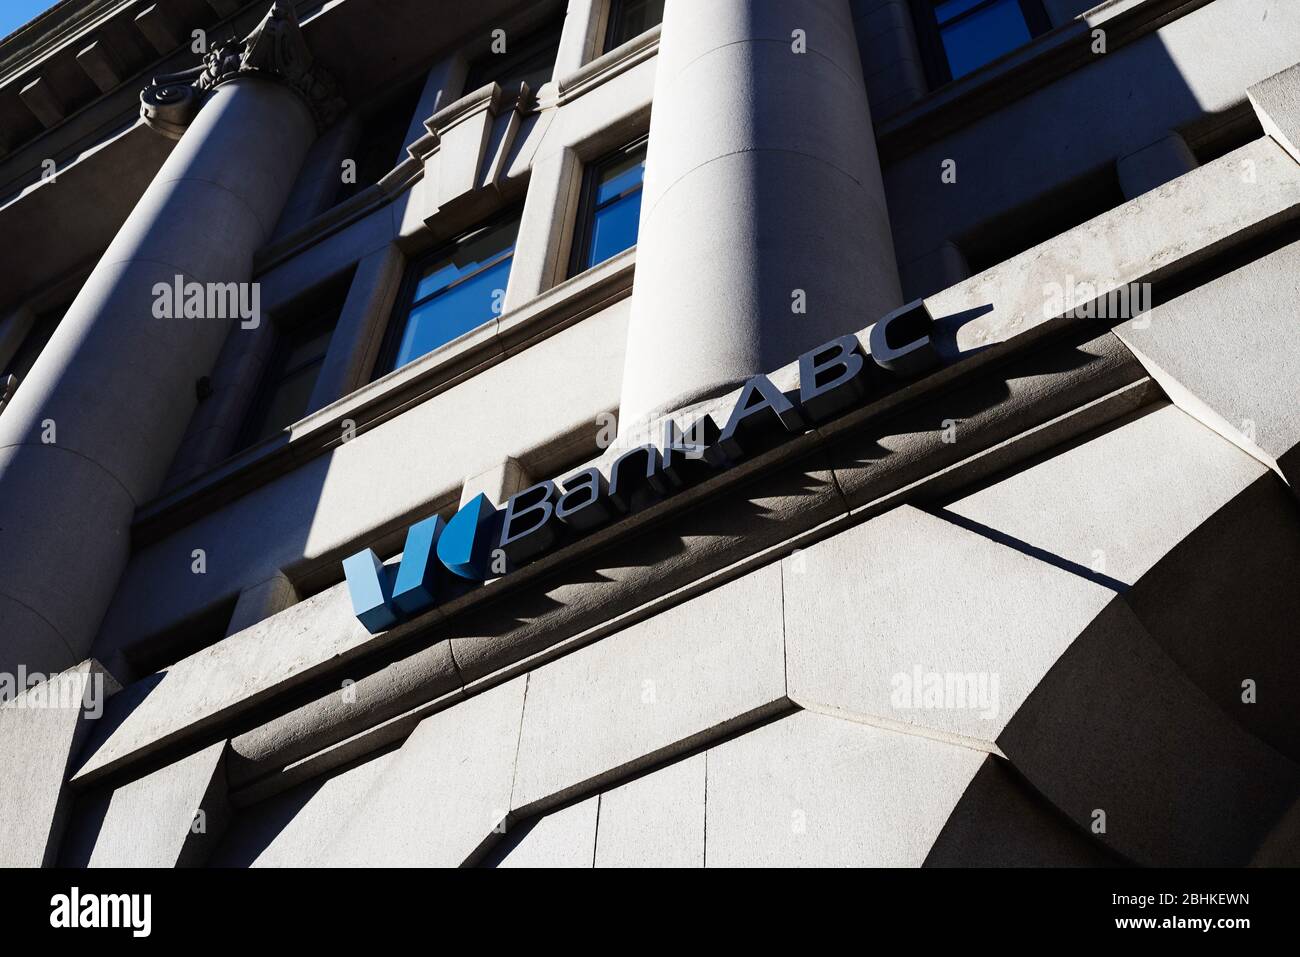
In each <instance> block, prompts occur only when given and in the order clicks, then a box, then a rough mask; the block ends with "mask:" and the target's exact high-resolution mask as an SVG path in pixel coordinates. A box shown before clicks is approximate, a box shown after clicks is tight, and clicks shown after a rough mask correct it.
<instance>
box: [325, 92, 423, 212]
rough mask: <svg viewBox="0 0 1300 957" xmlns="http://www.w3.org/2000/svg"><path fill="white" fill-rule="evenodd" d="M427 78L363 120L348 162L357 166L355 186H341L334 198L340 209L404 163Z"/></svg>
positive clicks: (385, 103)
mask: <svg viewBox="0 0 1300 957" xmlns="http://www.w3.org/2000/svg"><path fill="white" fill-rule="evenodd" d="M424 80H425V78H424V76H423V75H421V76H420V77H419V79H417V80H413V81H411V82H410V83H408V84H406V85H405V86H403V87H402V88H401V89H399V90H398V91H397V92H396V93H394V94H393V95H392V96H391V97H389V98H388V99H386V100H385V101H384V102H383V104H382V105H381V106H380V107H379V108H378V109H376V110H375V111H373V112H371V113H369V114H367V115H366V116H365V117H363V118H362V120H361V132H360V133H359V135H358V136H357V141H356V144H355V145H354V146H353V147H352V150H351V152H350V155H349V156H348V157H347V158H348V159H351V160H354V161H355V162H356V164H357V168H356V182H355V183H348V182H341V183H340V185H339V191H338V193H337V194H335V197H334V203H335V205H338V204H339V203H341V202H343V201H344V200H347V199H351V198H352V197H353V196H355V195H356V194H357V193H359V192H361V191H362V190H364V189H366V188H368V187H370V186H374V185H375V184H376V183H378V182H379V181H380V180H381V179H383V178H384V177H385V176H386V175H387V174H388V173H389V172H391V171H392V169H393V168H394V167H395V166H397V164H398V162H399V161H400V160H401V153H402V147H404V146H408V145H409V144H408V143H407V142H406V133H407V131H408V130H409V129H410V128H411V120H412V119H414V117H415V110H416V107H418V106H419V105H420V94H421V93H423V92H424Z"/></svg>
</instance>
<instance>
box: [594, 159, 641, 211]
mask: <svg viewBox="0 0 1300 957" xmlns="http://www.w3.org/2000/svg"><path fill="white" fill-rule="evenodd" d="M644 178H645V149H644V148H642V149H639V150H637V151H636V152H635V153H631V154H629V155H628V156H627V157H625V158H623V159H621V160H619V161H618V162H616V163H610V164H609V165H608V166H606V167H605V168H604V169H602V170H601V172H600V184H599V185H598V186H597V187H596V205H597V206H604V205H605V204H606V203H608V202H609V201H610V200H612V199H617V198H618V197H619V196H621V195H622V194H623V193H626V192H627V191H628V190H629V189H631V188H632V187H634V186H640V185H641V180H642V179H644Z"/></svg>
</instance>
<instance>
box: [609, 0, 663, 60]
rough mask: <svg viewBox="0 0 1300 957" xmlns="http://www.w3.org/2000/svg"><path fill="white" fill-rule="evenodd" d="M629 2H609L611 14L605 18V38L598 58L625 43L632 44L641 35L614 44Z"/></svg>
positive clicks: (611, 0)
mask: <svg viewBox="0 0 1300 957" xmlns="http://www.w3.org/2000/svg"><path fill="white" fill-rule="evenodd" d="M627 2H628V0H609V12H608V13H607V14H606V16H605V36H604V38H603V42H602V44H601V48H600V52H599V53H598V54H597V56H601V55H603V54H606V53H608V52H609V51H610V50H617V49H618V48H619V47H621V46H622V45H623V44H624V43H631V42H632V41H633V40H635V39H636V37H639V36H640V35H641V34H640V33H638V34H636V35H635V36H630V37H628V38H627V39H626V40H623V41H621V42H620V43H615V42H614V32H615V27H616V26H617V25H618V21H619V17H620V16H621V15H622V13H623V10H624V8H625V7H626V6H627ZM650 29H653V27H651V28H650ZM642 32H644V33H649V32H650V30H645V31H642Z"/></svg>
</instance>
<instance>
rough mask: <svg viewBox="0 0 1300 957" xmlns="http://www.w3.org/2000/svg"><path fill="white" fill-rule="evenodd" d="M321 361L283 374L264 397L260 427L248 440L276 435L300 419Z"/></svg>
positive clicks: (256, 441)
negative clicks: (272, 389) (271, 390)
mask: <svg viewBox="0 0 1300 957" xmlns="http://www.w3.org/2000/svg"><path fill="white" fill-rule="evenodd" d="M320 368H321V364H320V363H319V362H314V363H312V364H311V365H309V366H307V367H306V368H303V369H299V370H298V371H297V372H294V373H291V374H290V375H289V376H287V377H286V378H284V379H283V380H282V381H281V382H280V383H279V384H278V385H276V386H275V388H274V391H273V392H272V393H271V394H270V396H268V397H267V399H266V405H265V406H264V409H265V411H264V412H263V419H262V423H261V426H260V428H258V429H257V431H256V432H255V433H254V434H253V435H251V436H250V443H249V444H256V443H258V442H261V441H263V440H264V439H269V438H271V437H272V436H273V435H278V434H280V433H281V432H283V431H284V430H285V429H287V428H288V427H289V426H291V425H293V424H294V423H295V422H297V421H298V420H299V419H301V418H302V417H303V416H304V415H305V414H306V412H307V403H308V402H310V401H311V390H312V389H314V388H315V387H316V379H317V378H318V377H319V376H320Z"/></svg>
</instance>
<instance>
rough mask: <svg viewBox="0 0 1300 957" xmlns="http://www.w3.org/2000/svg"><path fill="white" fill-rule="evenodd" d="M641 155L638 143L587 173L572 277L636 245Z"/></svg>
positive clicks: (642, 173) (642, 168)
mask: <svg viewBox="0 0 1300 957" xmlns="http://www.w3.org/2000/svg"><path fill="white" fill-rule="evenodd" d="M645 156H646V145H645V141H644V140H642V141H641V142H638V143H635V144H633V145H632V146H628V147H626V148H624V149H622V150H619V151H618V152H617V153H616V154H614V155H613V156H610V157H607V158H605V159H603V160H601V161H600V162H598V163H595V164H593V165H592V166H591V167H590V168H589V169H588V170H587V183H586V198H585V200H584V203H583V208H584V212H583V215H582V223H581V229H580V230H579V233H578V237H577V240H578V241H577V243H576V244H575V247H574V261H573V270H572V272H573V273H574V274H577V273H580V272H582V271H583V270H585V269H590V268H591V267H592V266H596V265H599V264H600V263H603V262H604V261H605V260H606V259H609V258H610V257H611V256H614V255H616V254H618V253H621V252H622V251H623V250H625V249H630V248H632V247H633V246H635V245H636V235H637V227H638V226H639V225H640V222H641V185H642V180H643V179H644V177H645Z"/></svg>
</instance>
